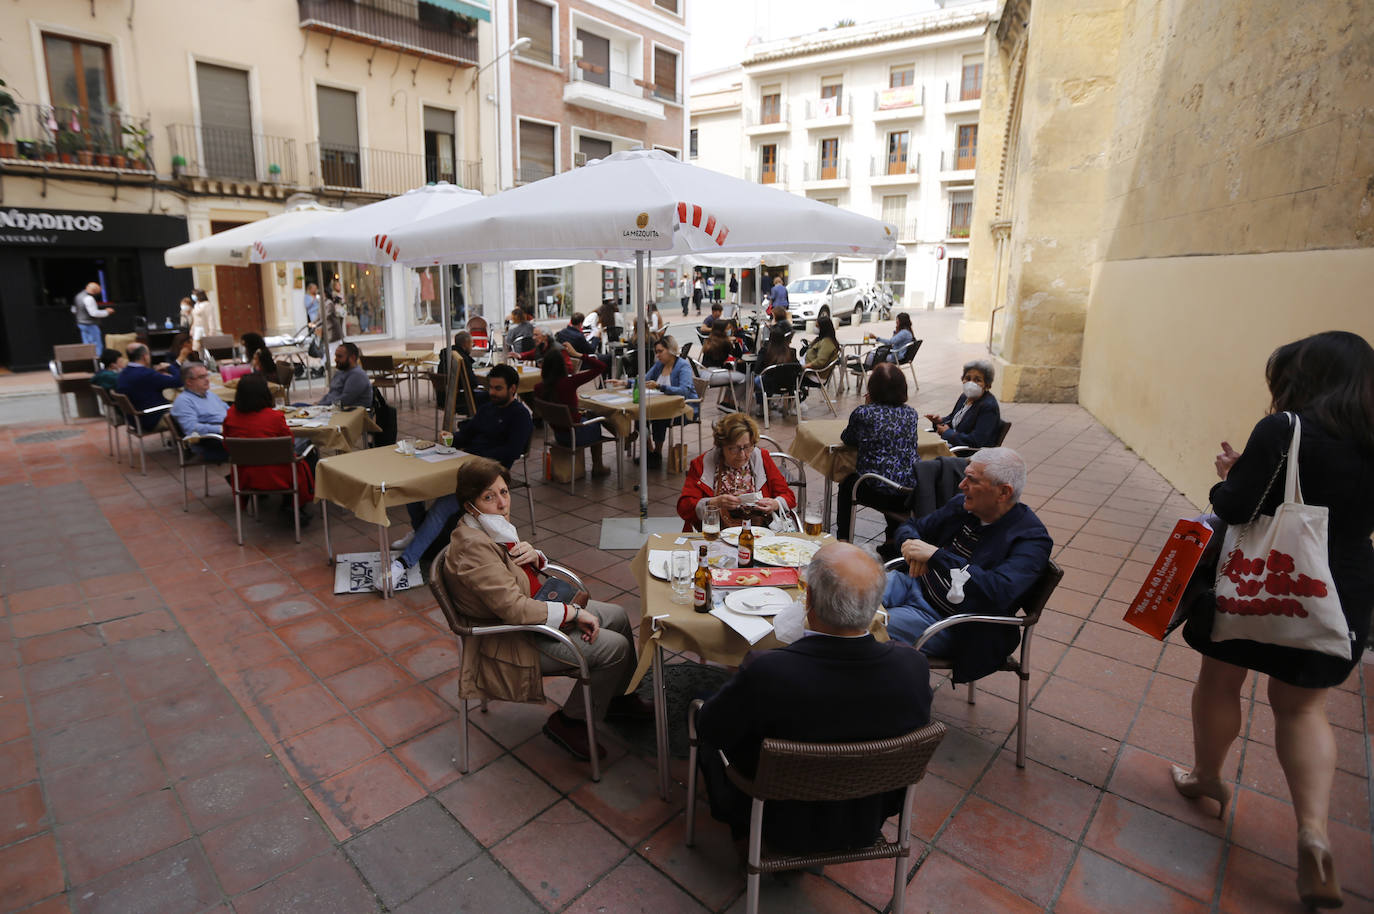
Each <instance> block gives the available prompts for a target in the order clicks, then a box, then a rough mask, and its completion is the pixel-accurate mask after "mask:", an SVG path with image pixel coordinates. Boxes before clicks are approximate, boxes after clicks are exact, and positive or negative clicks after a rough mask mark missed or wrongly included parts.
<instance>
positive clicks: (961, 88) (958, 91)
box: [945, 74, 983, 114]
mask: <svg viewBox="0 0 1374 914" xmlns="http://www.w3.org/2000/svg"><path fill="white" fill-rule="evenodd" d="M982 97H983V80H982V77H981V74H980V75H979V77H978V78H977V79H972V78H970V79H958V80H954V79H952V80H949V81H947V82H946V83H945V113H946V114H961V113H964V112H968V111H977V110H978V108H979V107H980V106H981V105H982V101H981V99H982Z"/></svg>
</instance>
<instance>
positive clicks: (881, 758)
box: [686, 699, 945, 914]
mask: <svg viewBox="0 0 1374 914" xmlns="http://www.w3.org/2000/svg"><path fill="white" fill-rule="evenodd" d="M702 704H703V702H702V700H701V699H697V700H696V701H693V702H692V704H691V707H690V709H689V710H688V712H687V733H688V739H689V744H690V748H689V749H688V756H687V842H686V843H687V846H688V847H691V846H692V843H693V841H694V840H695V838H696V835H695V829H696V783H697V753H698V751H699V749H700V746H699V744H698V738H697V712H698V710H699V709H700V708H701V706H702ZM944 737H945V725H944V724H942V723H940V722H938V721H932V722H931V723H929V724H927V725H926V726H924V727H922V728H921V729H919V730H913V731H912V732H910V733H908V734H906V735H904V736H898V737H893V738H892V739H880V740H869V741H867V742H862V743H799V742H793V741H792V740H784V739H772V738H769V739H765V740H764V741H763V745H762V746H761V747H760V748H759V764H758V768H757V770H756V771H755V772H754V777H753V778H752V779H751V778H747V777H745V776H744V775H742V774H740V773H739V771H738V770H737V769H736V768H735V767H734V766H733V765H731V764H730V760H729V759H728V758H726V757H725V753H723V752H722V753H721V759H722V760H723V761H724V762H725V774H726V776H727V777H729V779H730V782H731V783H733V784H734V785H735V786H736V787H738V788H739V789H740V790H742V791H744V793H746V794H748V795H749V796H750V797H751V798H752V799H753V804H752V809H751V811H750V816H749V861H748V866H747V872H748V877H747V886H748V894H747V898H746V902H745V911H746V912H747V914H758V909H759V874H760V873H777V872H781V871H783V870H797V869H803V868H805V867H811V866H826V865H828V864H839V863H854V862H856V861H860V860H880V859H883V858H885V857H892V858H895V860H896V862H895V864H894V865H893V869H894V873H893V877H892V912H893V914H901V912H902V910H903V902H904V898H903V896H904V895H905V891H906V877H907V868H908V864H909V863H910V861H911V804H912V800H913V798H914V796H915V794H916V785H917V784H919V783H920V781H921V779H922V778H924V777H925V774H926V766H927V765H928V764H929V763H930V759H931V756H933V755H934V754H935V750H936V749H937V748H938V747H939V745H940V741H941V740H942V739H944ZM901 788H905V789H906V795H905V796H904V797H903V798H902V812H901V816H900V818H899V819H898V823H897V838H896V840H895V841H888V840H886V839H884V838H882V837H881V836H879V839H878V840H877V841H876V842H874V843H873V844H872V845H871V846H869V847H861V848H855V849H853V850H847V851H832V852H829V853H817V854H802V855H799V854H778V855H773V854H768V855H767V856H765V855H764V852H763V804H764V803H766V802H769V801H784V800H791V801H800V802H803V803H823V802H836V801H844V800H856V799H859V798H861V797H870V796H873V795H874V794H879V793H887V792H889V791H892V790H898V789H901Z"/></svg>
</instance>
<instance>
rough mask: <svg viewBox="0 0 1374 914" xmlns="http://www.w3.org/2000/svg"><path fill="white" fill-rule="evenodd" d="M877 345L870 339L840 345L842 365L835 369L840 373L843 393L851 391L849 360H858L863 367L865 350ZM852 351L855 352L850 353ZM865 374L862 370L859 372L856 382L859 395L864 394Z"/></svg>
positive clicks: (840, 386)
mask: <svg viewBox="0 0 1374 914" xmlns="http://www.w3.org/2000/svg"><path fill="white" fill-rule="evenodd" d="M876 345H878V344H877V341H876V340H870V339H862V340H854V341H853V342H849V343H841V344H840V364H839V365H837V366H835V367H836V368H838V369H839V372H840V384H839V388H840V392H841V393H843V392H844V391H846V390H848V389H849V374H850V372H849V360H850V359H851V358H855V359H858V360H859V364H860V365H861V366H862V365H863V358H864V350H865V349H871V348H872V347H874V346H876ZM851 349H852V350H853V352H850V350H851ZM865 374H866V372H864V371H862V370H861V371H859V372H858V377H857V378H856V379H855V381H854V389H855V390H856V391H858V392H859V393H863V387H864V376H865Z"/></svg>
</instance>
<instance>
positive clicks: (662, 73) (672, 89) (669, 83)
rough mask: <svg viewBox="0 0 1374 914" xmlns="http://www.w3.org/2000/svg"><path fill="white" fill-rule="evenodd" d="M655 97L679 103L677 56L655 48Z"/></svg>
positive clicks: (664, 49)
mask: <svg viewBox="0 0 1374 914" xmlns="http://www.w3.org/2000/svg"><path fill="white" fill-rule="evenodd" d="M654 95H655V96H657V97H658V98H663V99H667V100H668V101H670V102H675V101H677V55H676V54H674V53H673V52H672V51H670V50H668V49H667V48H654Z"/></svg>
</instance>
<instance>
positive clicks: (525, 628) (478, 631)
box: [468, 623, 591, 680]
mask: <svg viewBox="0 0 1374 914" xmlns="http://www.w3.org/2000/svg"><path fill="white" fill-rule="evenodd" d="M468 631H469V633H470V634H471V635H473V636H474V637H480V636H482V635H504V634H507V633H510V632H538V633H539V634H541V635H548V636H549V637H550V638H553V639H554V640H556V641H561V642H562V643H563V644H564V645H565V646H566V647H567V648H568V650H570V651H572V654H573V656H574V657H576V658H577V667H578V670H579V672H580V673H581V675H582V678H583V679H584V680H585V679H590V678H591V672H590V670H589V669H588V668H587V658H586V657H584V656H582V652H581V651H579V650H578V649H577V645H575V644H574V643H573V640H572V638H569V637H568V635H567V633H566V632H563V631H560V630H559V629H556V628H554V627H553V626H552V625H545V624H543V623H540V624H539V625H506V624H502V625H483V626H480V627H474V628H471V629H469V630H468Z"/></svg>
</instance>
